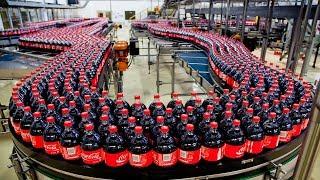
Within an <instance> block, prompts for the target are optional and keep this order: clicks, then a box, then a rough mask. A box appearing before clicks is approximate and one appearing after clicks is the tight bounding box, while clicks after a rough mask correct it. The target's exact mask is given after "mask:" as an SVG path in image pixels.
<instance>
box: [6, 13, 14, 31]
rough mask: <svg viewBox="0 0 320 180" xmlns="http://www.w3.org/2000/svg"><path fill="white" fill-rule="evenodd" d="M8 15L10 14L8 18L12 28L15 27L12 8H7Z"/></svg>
mask: <svg viewBox="0 0 320 180" xmlns="http://www.w3.org/2000/svg"><path fill="white" fill-rule="evenodd" d="M7 15H8V20H9V25H10V28H11V29H12V28H13V23H12V8H8V10H7Z"/></svg>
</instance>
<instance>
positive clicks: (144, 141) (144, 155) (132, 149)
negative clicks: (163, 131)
mask: <svg viewBox="0 0 320 180" xmlns="http://www.w3.org/2000/svg"><path fill="white" fill-rule="evenodd" d="M134 132H135V136H134V137H133V138H132V139H131V141H130V143H129V163H130V165H131V166H133V167H138V168H144V167H148V166H150V165H151V164H152V162H153V150H152V149H151V145H150V142H149V140H148V138H147V137H145V136H144V134H143V128H142V127H141V126H136V127H135V128H134Z"/></svg>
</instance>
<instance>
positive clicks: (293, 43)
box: [286, 0, 305, 73]
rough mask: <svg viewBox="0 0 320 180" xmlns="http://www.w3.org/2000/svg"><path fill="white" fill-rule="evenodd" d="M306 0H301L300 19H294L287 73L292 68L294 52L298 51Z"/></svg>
mask: <svg viewBox="0 0 320 180" xmlns="http://www.w3.org/2000/svg"><path fill="white" fill-rule="evenodd" d="M304 2H305V1H304V0H302V1H301V7H300V10H299V17H298V19H295V20H294V26H293V31H292V32H291V41H290V43H291V44H290V48H289V53H288V60H287V64H286V73H287V72H288V70H289V69H291V70H292V68H291V67H292V61H293V57H294V53H295V51H296V45H297V41H298V40H299V34H300V28H301V23H302V16H303V9H304Z"/></svg>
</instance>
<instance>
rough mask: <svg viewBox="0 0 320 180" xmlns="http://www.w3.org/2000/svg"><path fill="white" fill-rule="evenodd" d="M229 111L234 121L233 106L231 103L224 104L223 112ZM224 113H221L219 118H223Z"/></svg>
mask: <svg viewBox="0 0 320 180" xmlns="http://www.w3.org/2000/svg"><path fill="white" fill-rule="evenodd" d="M227 111H230V112H232V116H231V118H232V119H234V112H233V105H232V104H231V103H227V104H226V108H225V112H227ZM225 112H223V113H222V115H221V117H222V118H225Z"/></svg>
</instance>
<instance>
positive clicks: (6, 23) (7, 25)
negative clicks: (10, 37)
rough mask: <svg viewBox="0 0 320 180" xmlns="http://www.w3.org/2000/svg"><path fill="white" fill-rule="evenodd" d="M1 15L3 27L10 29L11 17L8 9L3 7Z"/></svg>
mask: <svg viewBox="0 0 320 180" xmlns="http://www.w3.org/2000/svg"><path fill="white" fill-rule="evenodd" d="M0 15H1V18H2V23H3V28H4V29H10V23H9V18H8V14H7V9H1V10H0Z"/></svg>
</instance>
